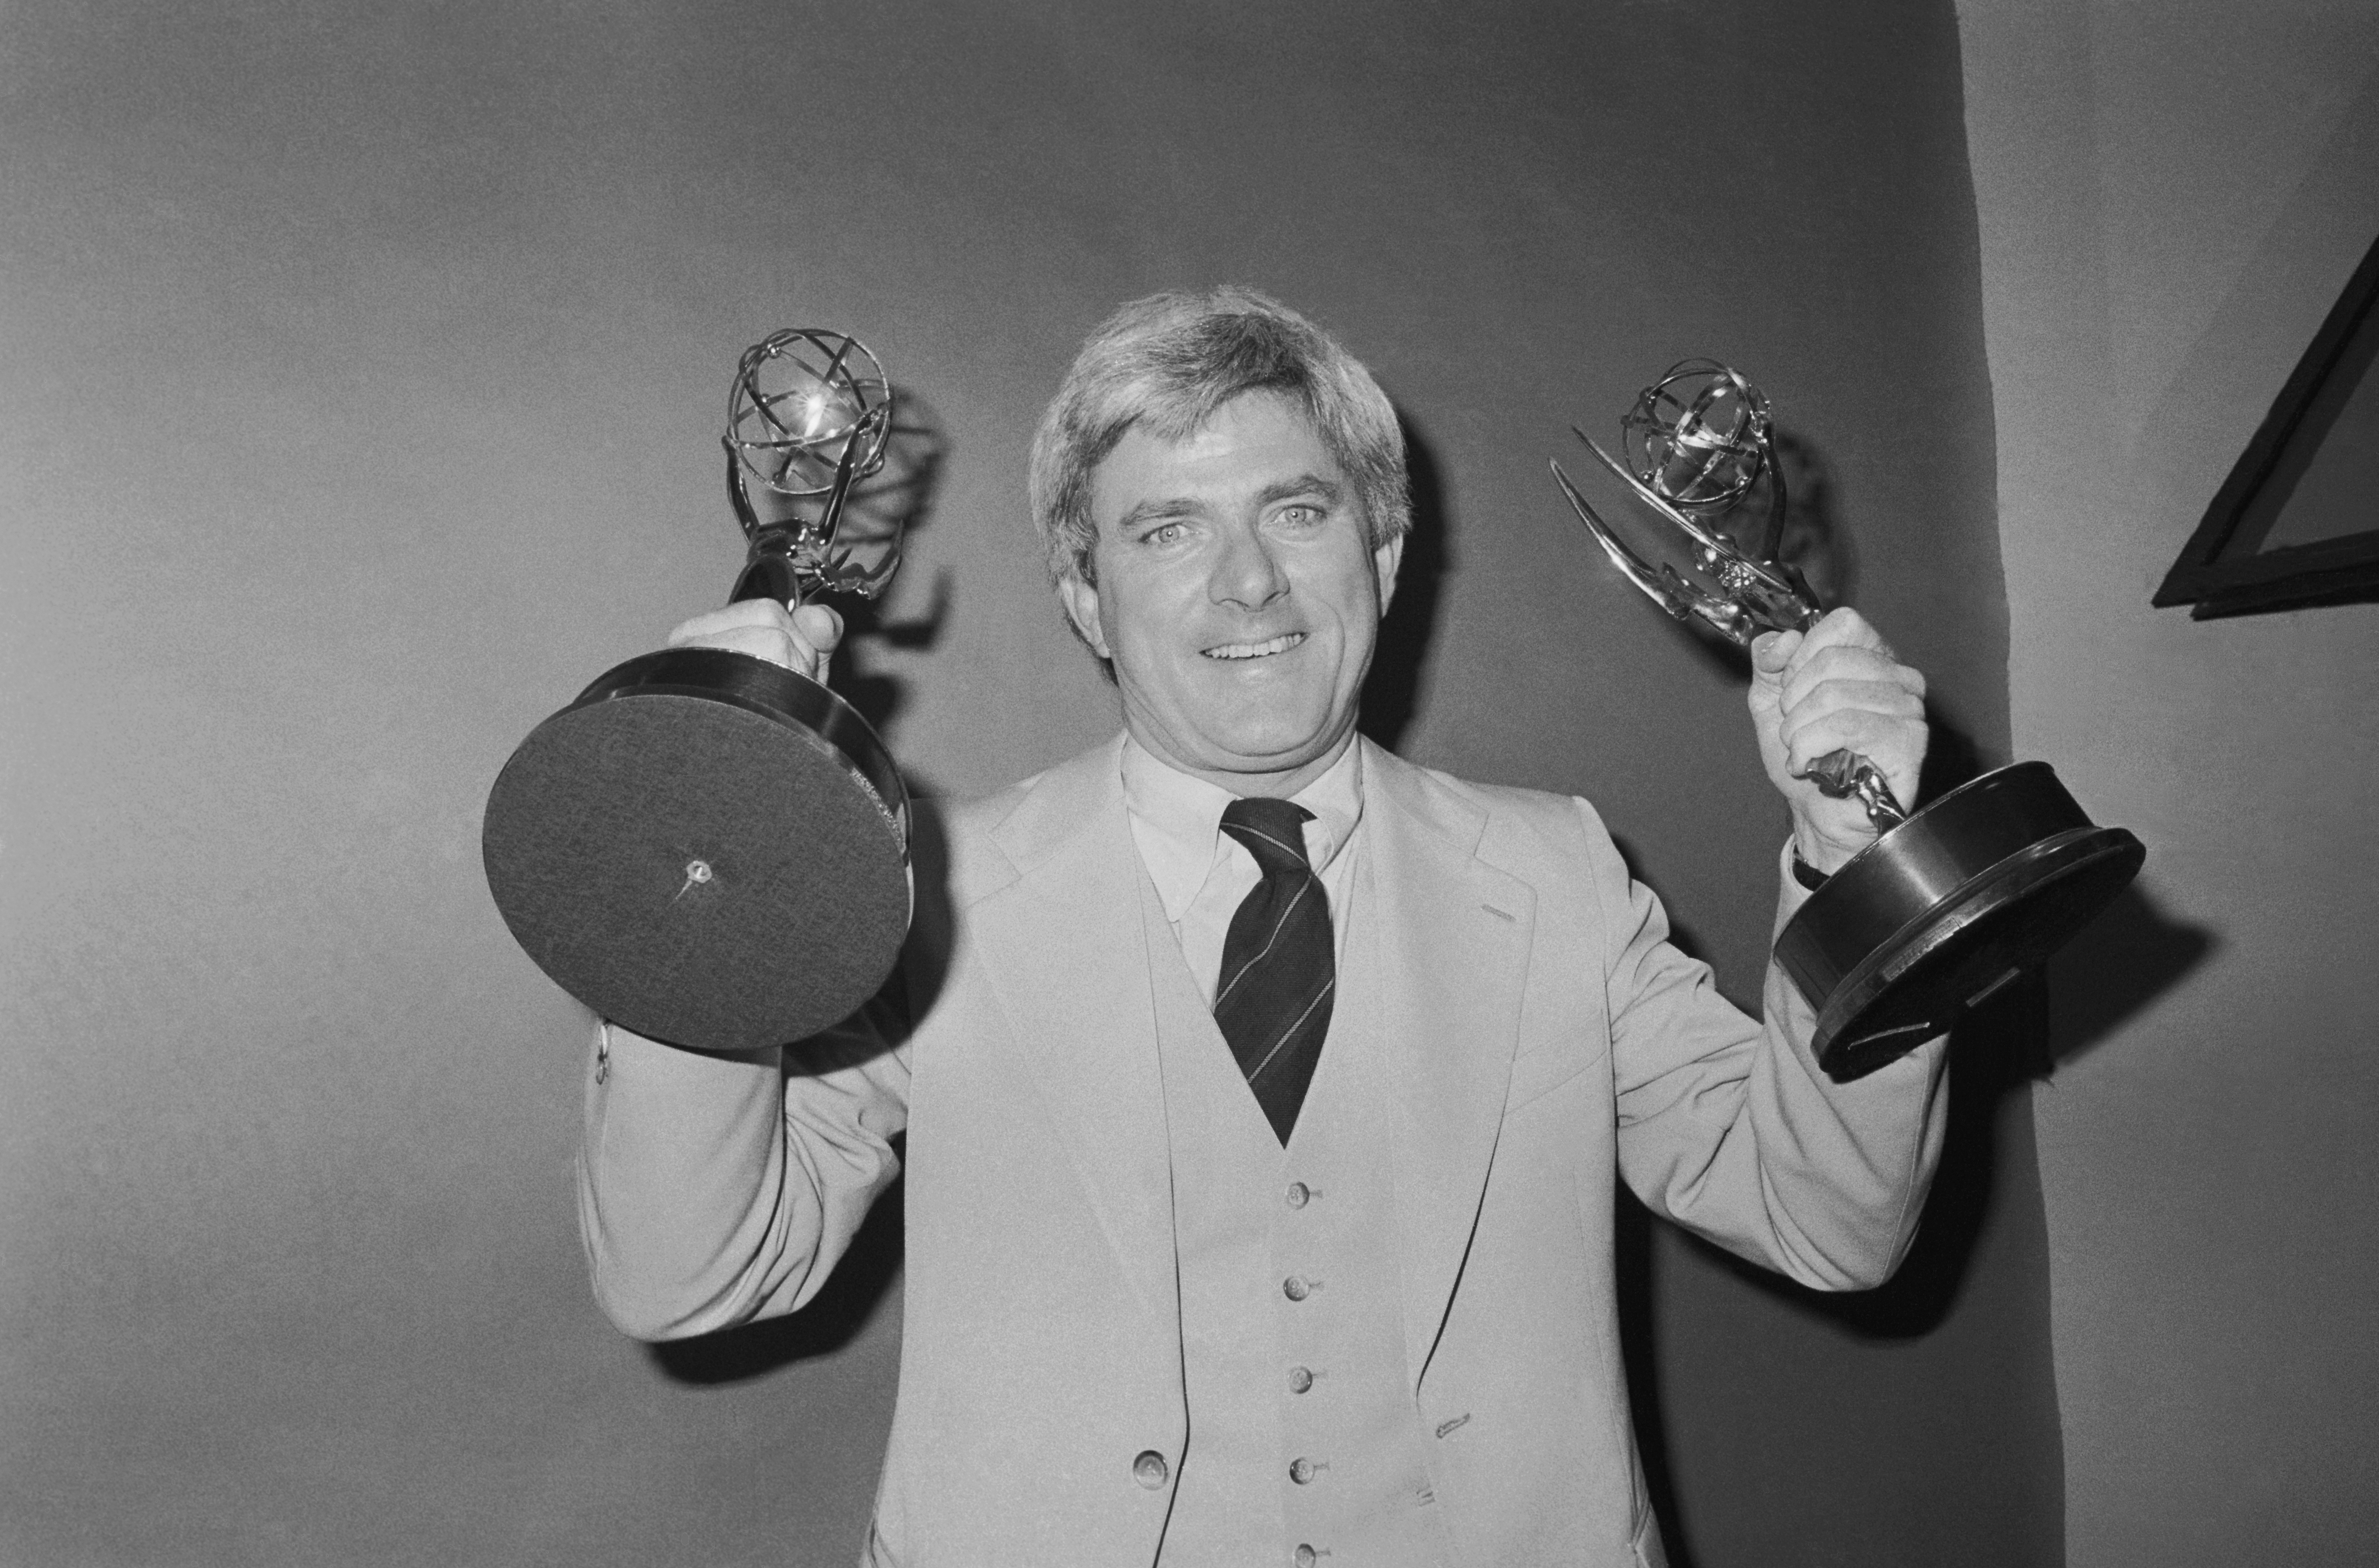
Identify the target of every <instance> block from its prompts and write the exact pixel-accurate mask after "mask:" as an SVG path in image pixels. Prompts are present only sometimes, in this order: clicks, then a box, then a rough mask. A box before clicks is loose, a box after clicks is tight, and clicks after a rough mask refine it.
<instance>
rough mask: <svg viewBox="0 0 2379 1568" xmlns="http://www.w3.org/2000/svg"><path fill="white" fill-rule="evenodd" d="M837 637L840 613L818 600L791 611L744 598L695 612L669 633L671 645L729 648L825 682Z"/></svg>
mask: <svg viewBox="0 0 2379 1568" xmlns="http://www.w3.org/2000/svg"><path fill="white" fill-rule="evenodd" d="M841 641H842V617H841V616H839V615H837V614H836V613H835V612H834V611H833V610H831V609H827V607H826V606H825V605H822V604H805V605H803V606H802V607H801V608H800V609H796V610H794V611H792V612H791V614H788V613H786V610H785V607H784V606H783V605H781V604H779V603H778V602H777V601H776V600H774V599H744V600H742V601H740V602H739V603H735V604H731V605H729V606H728V607H727V608H726V609H714V610H712V611H710V612H709V613H708V614H707V615H697V616H695V617H694V619H693V620H691V621H686V622H685V623H684V624H683V625H681V626H680V627H678V629H677V630H676V631H674V632H671V633H670V634H669V645H670V647H673V648H729V649H731V650H733V651H734V652H736V653H741V654H750V655H751V656H752V657H754V658H764V659H767V661H768V662H769V663H770V664H778V665H782V666H783V667H784V668H786V669H790V670H792V671H793V672H794V673H795V674H798V675H806V676H808V677H809V678H810V679H811V680H813V681H818V682H819V683H820V684H824V682H825V681H826V666H827V659H829V658H831V657H833V656H834V645H836V644H837V643H839V642H841Z"/></svg>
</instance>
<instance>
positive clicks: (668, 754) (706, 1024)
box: [481, 650, 909, 1051]
mask: <svg viewBox="0 0 2379 1568" xmlns="http://www.w3.org/2000/svg"><path fill="white" fill-rule="evenodd" d="M697 651H699V652H701V653H703V654H704V655H706V658H705V659H704V660H701V661H695V660H691V659H689V658H688V657H686V656H688V655H691V654H694V653H695V652H697ZM720 659H737V660H742V659H743V656H741V655H735V654H718V653H715V652H713V651H711V650H676V651H675V652H673V653H671V654H667V655H656V656H648V657H647V659H646V660H638V661H633V662H632V664H631V665H623V666H622V667H621V669H620V670H618V671H613V672H612V674H611V675H610V676H606V677H605V679H604V680H603V681H598V682H597V683H596V685H595V686H593V687H590V688H588V691H587V694H586V695H585V696H583V697H581V698H580V700H579V702H578V703H577V704H575V705H574V706H571V707H568V708H564V709H563V710H562V712H560V713H557V714H555V715H554V716H553V717H552V718H549V719H547V720H546V721H545V722H544V723H543V724H541V725H539V726H538V727H537V730H535V731H534V732H532V733H531V734H530V736H529V738H528V739H527V740H526V741H524V742H522V743H521V746H520V749H519V750H518V751H516V752H514V753H513V757H512V760H511V761H510V762H508V763H507V764H505V766H504V769H503V772H502V773H501V775H500V776H499V777H498V778H497V780H496V785H495V788H494V790H492V791H491V792H490V794H489V799H488V814H487V823H486V829H485V833H484V835H483V838H482V844H481V848H482V850H483V852H484V854H485V857H486V861H487V871H488V886H489V890H490V891H492V892H493V894H494V895H495V900H496V907H497V908H498V909H499V910H500V911H501V912H502V914H503V917H504V923H506V924H507V925H509V926H510V927H511V928H512V933H513V936H514V937H515V938H517V939H518V940H519V942H520V945H521V947H523V948H524V949H525V950H526V951H527V953H528V955H529V957H530V958H531V959H535V960H536V962H537V967H538V968H540V969H542V970H544V971H545V972H546V973H547V974H549V975H550V976H551V977H552V978H553V979H554V981H555V982H556V983H559V984H560V985H561V986H562V989H563V990H565V991H568V992H569V993H570V994H571V995H574V996H575V997H577V998H578V999H579V1000H580V1001H582V1002H584V1003H586V1005H587V1006H588V1007H592V1008H594V1009H595V1011H596V1012H598V1014H600V1015H602V1016H603V1017H604V1018H606V1019H611V1020H612V1021H614V1022H617V1023H620V1024H622V1025H624V1026H626V1027H627V1028H629V1029H632V1030H634V1031H636V1032H637V1033H639V1034H646V1035H650V1036H651V1037H653V1038H654V1039H657V1040H661V1041H666V1042H668V1043H671V1044H675V1045H687V1046H693V1047H694V1048H696V1049H699V1050H708V1051H729V1050H749V1049H754V1048H756V1047H759V1046H764V1045H773V1044H779V1043H785V1042H788V1041H793V1040H799V1039H802V1038H803V1037H805V1036H807V1035H810V1034H814V1033H815V1032H817V1031H819V1030H821V1029H824V1028H826V1027H827V1026H828V1025H830V1024H833V1023H837V1022H839V1021H840V1020H841V1019H845V1018H847V1017H849V1016H850V1015H851V1013H852V1012H853V1011H855V1010H856V1009H857V1008H858V1007H860V1005H861V1004H863V1003H864V1002H865V1001H866V1000H867V999H868V998H869V997H870V996H872V995H875V993H876V990H877V988H878V987H880V986H881V985H882V984H883V983H884V980H885V978H886V976H887V975H888V974H889V973H890V971H891V969H892V965H893V963H894V961H895V960H896V959H898V958H899V956H900V945H901V942H902V940H903V939H904V938H905V936H906V935H907V932H908V924H909V876H908V865H907V845H906V829H905V812H906V802H905V800H899V801H895V802H890V803H888V802H886V801H885V800H884V799H883V791H882V790H878V789H875V788H871V787H870V786H869V785H868V784H867V783H865V782H864V781H863V779H862V778H861V777H860V776H859V773H858V770H857V769H856V768H855V767H854V766H853V765H852V762H851V758H850V756H848V755H847V754H845V753H843V752H842V751H840V750H839V749H838V748H837V747H836V746H834V745H833V744H830V743H829V742H827V741H826V740H824V739H822V738H821V737H820V736H819V734H817V733H816V732H815V730H813V729H811V728H810V727H808V726H806V725H804V724H803V723H802V722H800V721H798V720H796V719H793V718H789V717H788V716H787V715H786V714H784V713H782V712H779V711H774V710H772V709H771V708H769V707H768V706H766V705H762V704H755V703H753V702H752V701H750V700H749V699H748V696H747V695H745V694H743V692H740V691H738V692H731V693H724V694H723V693H720V692H713V691H707V690H705V689H703V688H702V686H701V685H699V684H694V685H688V684H684V683H682V678H683V676H684V675H685V674H686V670H687V667H689V666H690V665H694V664H697V663H699V664H716V663H717V661H719V660H720ZM655 662H658V666H659V669H660V673H661V674H663V675H665V676H671V677H675V678H677V679H678V680H679V681H680V682H681V683H677V684H666V685H656V684H654V683H651V682H650V681H646V682H645V683H639V682H638V681H634V680H627V681H622V680H620V679H618V677H620V676H621V674H622V672H623V671H632V670H636V669H638V667H640V666H641V667H646V673H647V674H649V673H650V669H649V667H650V666H651V665H652V664H653V663H655ZM743 662H745V663H749V664H755V665H756V664H758V663H759V661H758V660H743ZM721 668H727V667H721ZM754 678H755V677H754V675H753V673H752V672H748V671H743V672H739V673H737V674H736V675H735V677H734V683H735V684H738V685H741V686H743V687H748V686H749V684H750V682H751V681H752V680H753V679H754ZM792 679H798V677H794V678H792ZM803 685H805V686H808V687H809V692H810V693H811V694H816V695H815V696H813V695H810V694H803V701H805V702H812V703H814V702H815V700H816V697H817V696H824V697H827V698H831V695H832V694H830V693H827V692H826V691H825V689H824V688H823V687H818V686H815V683H812V682H803ZM837 702H838V706H839V699H837ZM851 721H852V722H856V716H855V715H852V716H851ZM868 739H869V740H871V741H872V740H873V736H872V734H871V735H869V736H868ZM891 787H892V788H893V789H895V790H897V789H898V787H899V786H898V778H897V775H893V776H891Z"/></svg>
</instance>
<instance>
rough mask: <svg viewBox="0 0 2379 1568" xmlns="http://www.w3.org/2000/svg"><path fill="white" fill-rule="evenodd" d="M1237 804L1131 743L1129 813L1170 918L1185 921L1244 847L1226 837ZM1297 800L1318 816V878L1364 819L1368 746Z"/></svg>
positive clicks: (1359, 746) (1314, 830) (1126, 763)
mask: <svg viewBox="0 0 2379 1568" xmlns="http://www.w3.org/2000/svg"><path fill="white" fill-rule="evenodd" d="M1233 798H1234V797H1233V796H1232V794H1231V792H1230V791H1229V790H1226V789H1224V788H1222V787H1221V786H1220V785H1218V784H1210V783H1208V782H1207V781H1206V780H1205V779H1203V778H1197V777H1195V776H1194V775H1191V774H1188V773H1184V772H1182V771H1181V770H1180V769H1179V768H1177V767H1175V766H1172V765H1171V764H1170V763H1167V762H1165V761H1163V760H1161V759H1160V758H1159V757H1157V755H1156V754H1154V753H1153V752H1151V751H1150V750H1148V748H1146V747H1145V746H1142V745H1141V743H1140V742H1138V741H1135V740H1132V739H1129V737H1127V738H1126V739H1125V741H1124V743H1123V803H1124V809H1125V810H1126V811H1128V812H1129V813H1130V814H1131V816H1132V821H1133V823H1134V824H1135V825H1136V826H1138V827H1139V828H1140V829H1141V832H1139V833H1138V834H1136V835H1135V837H1136V838H1139V840H1140V846H1141V858H1142V859H1143V860H1145V861H1146V862H1148V875H1149V879H1150V880H1151V881H1153V882H1154V883H1155V884H1156V895H1157V897H1158V898H1159V899H1162V900H1164V903H1165V918H1166V919H1167V920H1171V921H1175V922H1178V921H1179V920H1180V919H1181V916H1182V912H1183V911H1186V910H1187V909H1188V908H1189V907H1190V900H1192V899H1195V898H1197V896H1198V890H1199V889H1200V888H1202V887H1205V886H1206V879H1207V878H1208V877H1209V876H1211V875H1213V874H1214V868H1215V866H1216V865H1217V864H1218V863H1220V862H1222V861H1223V860H1225V859H1226V858H1227V857H1228V856H1229V854H1230V853H1231V851H1232V850H1234V849H1236V848H1238V846H1237V845H1236V844H1234V843H1233V842H1232V840H1231V839H1230V838H1226V836H1225V835H1224V833H1223V808H1224V807H1225V806H1227V805H1229V804H1230V803H1231V801H1232V800H1233ZM1289 799H1291V800H1292V801H1294V802H1297V803H1298V805H1300V806H1303V807H1304V808H1305V809H1306V810H1307V811H1310V812H1311V813H1312V814H1313V820H1311V821H1310V822H1308V823H1307V824H1306V825H1305V856H1306V859H1307V860H1308V861H1309V862H1311V864H1312V866H1313V870H1314V873H1315V874H1317V875H1318V874H1321V873H1322V871H1323V870H1324V869H1325V868H1327V867H1328V866H1329V864H1330V862H1332V861H1334V860H1335V859H1337V858H1338V856H1339V854H1340V852H1341V851H1343V850H1345V849H1346V842H1347V840H1348V839H1350V838H1353V837H1354V835H1355V827H1356V825H1357V824H1359V823H1360V822H1361V821H1362V820H1363V742H1362V740H1361V739H1360V738H1359V737H1358V738H1357V739H1356V740H1355V741H1353V742H1350V743H1349V744H1348V745H1347V747H1346V751H1345V752H1343V753H1341V754H1339V757H1338V760H1337V761H1336V762H1334V763H1332V764H1331V765H1330V766H1329V767H1328V768H1326V769H1324V770H1323V772H1322V777H1320V778H1316V779H1315V780H1313V782H1312V783H1310V784H1308V785H1307V786H1306V787H1305V788H1304V789H1302V790H1298V792H1297V793H1296V794H1294V795H1292V796H1290V797H1289ZM1240 852H1241V853H1245V852H1246V851H1245V850H1241V851H1240Z"/></svg>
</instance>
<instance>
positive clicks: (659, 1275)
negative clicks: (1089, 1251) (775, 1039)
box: [578, 1003, 909, 1340]
mask: <svg viewBox="0 0 2379 1568" xmlns="http://www.w3.org/2000/svg"><path fill="white" fill-rule="evenodd" d="M895 1025H896V1020H895V1019H893V1018H892V1017H890V1016H889V1014H888V1011H887V1009H886V1008H885V1007H884V1005H883V1004H881V1003H877V1004H871V1005H870V1007H867V1008H864V1009H863V1010H862V1011H861V1012H860V1013H858V1014H857V1015H855V1016H854V1017H853V1018H852V1019H850V1020H849V1021H848V1022H846V1023H844V1024H842V1025H840V1026H838V1027H837V1028H836V1029H834V1030H831V1031H827V1033H825V1034H821V1035H819V1036H816V1037H815V1038H814V1039H811V1040H807V1041H804V1042H803V1043H801V1044H799V1045H794V1046H781V1047H780V1046H771V1047H769V1048H767V1049H766V1050H762V1051H754V1052H744V1053H736V1054H719V1055H713V1054H706V1053H702V1052H695V1051H685V1050H680V1049H678V1048H676V1047H675V1046H670V1045H663V1044H659V1043H656V1042H654V1041H651V1040H647V1039H646V1038H645V1037H644V1036H642V1035H639V1034H635V1033H632V1032H631V1031H627V1030H624V1029H622V1028H621V1027H619V1026H618V1025H616V1024H608V1023H607V1024H603V1025H600V1026H598V1029H597V1031H596V1043H595V1053H594V1061H593V1063H592V1064H590V1069H589V1072H588V1076H587V1083H586V1126H585V1136H584V1140H583V1142H582V1144H581V1147H580V1151H579V1158H578V1214H579V1231H580V1235H581V1236H582V1238H583V1239H584V1241H585V1243H586V1258H587V1264H588V1267H589V1269H590V1271H591V1272H592V1273H593V1276H594V1284H595V1296H596V1299H597V1300H598V1302H599V1303H600V1304H601V1306H602V1309H603V1311H604V1314H605V1315H606V1316H607V1317H609V1318H610V1320H611V1321H612V1322H613V1323H615V1324H617V1325H618V1326H619V1328H620V1329H621V1330H622V1332H623V1333H628V1334H632V1335H634V1337H636V1338H638V1339H647V1340H662V1339H682V1338H687V1337H690V1336H692V1335H694V1334H701V1333H709V1332H711V1331H712V1330H714V1329H720V1328H726V1327H729V1326H731V1325H733V1324H736V1323H743V1322H749V1321H752V1320H754V1319H756V1318H767V1317H774V1316H776V1315H778V1314H779V1313H785V1312H791V1311H792V1310H793V1309H795V1308H798V1307H800V1306H802V1305H803V1303H805V1302H807V1301H808V1300H809V1299H810V1298H811V1297H813V1296H815V1295H816V1294H817V1292H818V1289H819V1287H820V1286H822V1285H825V1283H826V1280H827V1273H828V1272H829V1271H831V1270H832V1269H833V1267H834V1264H835V1261H836V1260H838V1259H839V1258H840V1257H841V1255H842V1253H843V1250H844V1248H847V1247H848V1246H850V1244H851V1236H853V1235H854V1234H856V1233H857V1231H858V1229H859V1225H860V1222H861V1221H862V1220H863V1219H865V1218H866V1216H867V1211H868V1208H869V1206H870V1205H871V1204H873V1203H874V1202H875V1200H876V1195H877V1194H878V1193H880V1192H882V1191H883V1190H884V1188H886V1187H888V1186H889V1185H890V1184H891V1182H892V1179H893V1177H894V1176H897V1175H898V1174H899V1173H900V1162H899V1159H898V1157H897V1156H896V1155H895V1154H894V1152H893V1151H892V1148H891V1143H890V1140H891V1139H892V1137H893V1135H894V1134H896V1133H898V1132H900V1130H901V1128H903V1127H904V1126H905V1125H906V1122H907V1117H908V1088H909V1059H908V1052H907V1046H906V1044H905V1042H904V1043H900V1044H894V1043H891V1042H892V1040H893V1039H894V1038H895V1037H896V1036H897V1035H898V1034H900V1032H901V1031H899V1030H898V1029H897V1027H895Z"/></svg>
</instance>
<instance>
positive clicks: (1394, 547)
mask: <svg viewBox="0 0 2379 1568" xmlns="http://www.w3.org/2000/svg"><path fill="white" fill-rule="evenodd" d="M1404 559H1405V537H1404V536H1403V535H1402V534H1398V535H1397V536H1396V537H1395V538H1393V539H1390V540H1389V541H1388V542H1387V543H1386V544H1383V545H1382V546H1381V547H1380V548H1379V549H1375V550H1373V551H1372V552H1371V571H1372V573H1374V574H1375V575H1377V576H1378V578H1379V580H1380V613H1381V614H1382V615H1385V614H1387V612H1388V601H1389V600H1391V599H1393V598H1395V597H1396V568H1397V567H1399V566H1401V565H1403V564H1404Z"/></svg>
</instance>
